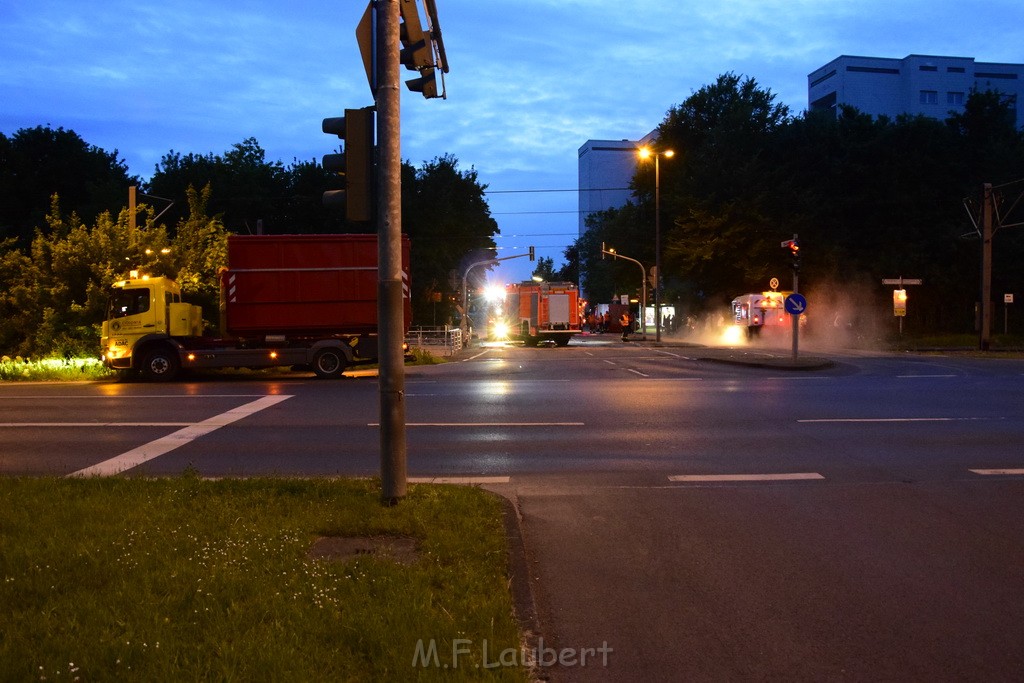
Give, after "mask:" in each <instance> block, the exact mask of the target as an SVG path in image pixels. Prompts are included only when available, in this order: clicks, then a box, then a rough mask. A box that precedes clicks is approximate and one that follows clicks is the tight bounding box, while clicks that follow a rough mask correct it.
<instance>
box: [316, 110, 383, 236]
mask: <svg viewBox="0 0 1024 683" xmlns="http://www.w3.org/2000/svg"><path fill="white" fill-rule="evenodd" d="M323 131H324V132H325V133H327V134H328V135H337V136H338V137H339V138H341V139H342V140H344V141H345V150H344V152H342V153H340V154H325V155H324V157H323V167H324V170H325V171H327V172H328V173H336V174H338V175H340V176H343V177H344V179H345V186H344V189H342V190H328V191H326V192H324V196H323V203H324V206H339V205H341V204H344V205H345V218H346V219H348V220H350V221H355V222H366V221H371V220H373V215H374V208H375V205H376V203H375V201H374V197H375V195H376V192H375V190H376V186H377V182H376V180H377V178H376V174H375V173H374V156H375V155H374V144H373V143H374V116H373V107H366V108H364V109H346V110H345V115H344V116H337V117H333V118H326V119H324V120H323Z"/></svg>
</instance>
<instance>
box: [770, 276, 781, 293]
mask: <svg viewBox="0 0 1024 683" xmlns="http://www.w3.org/2000/svg"><path fill="white" fill-rule="evenodd" d="M768 286H769V287H771V288H772V291H773V292H774V291H775V290H777V289H778V288H779V278H777V277H773V278H772V279H771V280H769V281H768Z"/></svg>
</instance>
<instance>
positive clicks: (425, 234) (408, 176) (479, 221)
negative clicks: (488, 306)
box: [402, 155, 498, 321]
mask: <svg viewBox="0 0 1024 683" xmlns="http://www.w3.org/2000/svg"><path fill="white" fill-rule="evenodd" d="M486 189H487V186H486V185H481V184H480V182H479V178H478V174H477V171H476V170H475V169H472V168H471V169H470V170H468V171H462V170H460V169H459V162H458V159H456V158H455V157H454V156H451V155H444V156H441V157H436V158H434V160H433V161H430V162H425V163H424V164H423V165H422V166H420V167H419V168H418V169H417V168H413V167H412V166H411V165H410V164H408V163H405V164H403V165H402V228H403V231H404V232H405V233H406V234H407V235H409V239H410V241H411V243H412V273H411V278H412V306H413V320H414V321H428V320H434V319H435V317H440V319H441V320H448V319H450V318H453V317H454V310H455V303H456V300H457V299H458V297H457V294H458V292H459V290H460V288H461V282H460V280H459V279H460V278H461V277H462V273H463V272H464V269H465V268H466V267H467V266H468V265H469V264H471V263H474V262H476V261H480V260H484V259H487V258H493V257H494V254H495V247H496V245H495V243H494V235H496V234H497V233H498V224H497V222H496V221H495V220H494V219H493V218H492V217H491V210H490V207H489V206H488V204H487V199H486V197H485V195H484V191H485V190H486ZM453 272H454V275H455V277H451V276H452V274H453ZM478 272H480V271H479V270H477V271H474V274H476V273H478ZM438 305H440V307H441V308H440V310H436V307H437V306H438Z"/></svg>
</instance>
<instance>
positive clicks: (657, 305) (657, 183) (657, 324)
mask: <svg viewBox="0 0 1024 683" xmlns="http://www.w3.org/2000/svg"><path fill="white" fill-rule="evenodd" d="M637 154H639V155H640V158H641V159H649V158H651V157H654V340H655V341H659V342H660V341H661V287H660V286H659V285H660V280H661V165H660V164H659V163H658V162H659V159H660V158H661V157H665V158H666V159H670V158H672V157H673V156H675V152H674V151H672V150H671V149H665V150H661V151H660V152H659V151H655V150H653V149H651V148H650V147H647V146H644V147H641V148H639V149H638V150H637Z"/></svg>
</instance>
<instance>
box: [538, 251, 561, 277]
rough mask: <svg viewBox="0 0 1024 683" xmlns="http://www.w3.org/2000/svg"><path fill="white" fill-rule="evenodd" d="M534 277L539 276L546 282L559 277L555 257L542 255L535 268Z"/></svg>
mask: <svg viewBox="0 0 1024 683" xmlns="http://www.w3.org/2000/svg"><path fill="white" fill-rule="evenodd" d="M533 275H534V277H539V278H541V279H542V280H544V281H545V282H554V281H557V280H558V279H559V277H558V275H556V273H555V259H553V258H545V257H544V256H541V257H540V258H538V259H537V267H536V268H534V269H533Z"/></svg>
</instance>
